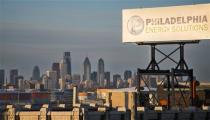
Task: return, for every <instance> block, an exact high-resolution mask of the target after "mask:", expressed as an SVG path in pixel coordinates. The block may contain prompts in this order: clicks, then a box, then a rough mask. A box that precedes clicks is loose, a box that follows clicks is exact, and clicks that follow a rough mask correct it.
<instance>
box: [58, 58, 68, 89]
mask: <svg viewBox="0 0 210 120" xmlns="http://www.w3.org/2000/svg"><path fill="white" fill-rule="evenodd" d="M66 76H67V63H66V60H65V59H62V60H61V62H60V79H59V88H60V89H64V88H65V82H66Z"/></svg>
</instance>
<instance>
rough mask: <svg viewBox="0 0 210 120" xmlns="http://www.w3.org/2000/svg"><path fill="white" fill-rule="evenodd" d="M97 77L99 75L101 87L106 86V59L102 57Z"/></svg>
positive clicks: (99, 61)
mask: <svg viewBox="0 0 210 120" xmlns="http://www.w3.org/2000/svg"><path fill="white" fill-rule="evenodd" d="M97 75H98V76H97V77H98V80H97V82H98V84H99V86H101V87H104V60H103V59H102V58H100V59H99V60H98V73H97Z"/></svg>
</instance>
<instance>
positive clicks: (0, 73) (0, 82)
mask: <svg viewBox="0 0 210 120" xmlns="http://www.w3.org/2000/svg"><path fill="white" fill-rule="evenodd" d="M4 77H5V71H4V70H3V69H1V70H0V89H1V88H2V87H3V85H4V79H5V78H4Z"/></svg>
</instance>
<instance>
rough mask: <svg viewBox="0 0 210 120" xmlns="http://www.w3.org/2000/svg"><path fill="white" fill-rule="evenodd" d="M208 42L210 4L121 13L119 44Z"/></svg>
mask: <svg viewBox="0 0 210 120" xmlns="http://www.w3.org/2000/svg"><path fill="white" fill-rule="evenodd" d="M205 39H210V4H197V5H185V6H172V7H158V8H143V9H124V10H123V11H122V41H123V42H125V43H126V42H134V43H161V42H163V43H164V42H167V43H168V42H186V41H195V40H205Z"/></svg>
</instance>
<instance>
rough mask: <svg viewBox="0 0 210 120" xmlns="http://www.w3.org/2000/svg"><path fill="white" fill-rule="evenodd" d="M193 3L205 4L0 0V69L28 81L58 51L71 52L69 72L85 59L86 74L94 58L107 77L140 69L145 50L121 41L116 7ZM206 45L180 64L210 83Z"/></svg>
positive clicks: (191, 51) (59, 53)
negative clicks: (12, 71) (14, 70)
mask: <svg viewBox="0 0 210 120" xmlns="http://www.w3.org/2000/svg"><path fill="white" fill-rule="evenodd" d="M197 3H210V0H1V3H0V4H1V6H0V31H1V33H0V60H1V61H0V68H2V69H6V70H7V71H8V70H9V69H12V68H18V69H19V70H20V74H22V75H24V76H26V79H28V78H29V77H30V76H31V73H32V68H33V66H35V65H38V66H40V69H41V72H44V71H45V70H47V69H50V68H51V64H52V63H53V62H59V61H60V60H61V58H62V55H63V52H64V51H71V52H72V71H73V73H81V72H82V63H83V60H84V58H85V57H86V56H89V58H90V62H91V64H92V68H93V69H92V70H96V68H97V67H96V65H97V60H98V59H99V58H100V57H102V58H103V59H104V61H105V69H106V71H111V72H112V73H122V72H123V71H124V70H126V69H130V70H136V69H137V68H138V67H140V68H145V67H146V66H147V64H148V60H149V52H148V51H149V47H146V46H137V45H135V44H123V43H122V42H121V24H122V23H121V11H122V9H125V8H126V9H127V8H145V7H160V6H173V5H185V4H197ZM209 46H210V41H203V42H201V43H200V44H198V45H188V46H187V47H186V60H187V62H188V63H189V65H190V67H193V68H194V69H195V75H197V78H198V79H200V80H209V81H210V63H209V61H210V51H209ZM170 47H172V46H170ZM163 49H165V50H169V49H170V48H169V47H164V48H163ZM172 66H174V65H171V64H170V62H167V63H166V64H165V65H163V66H162V68H169V69H170V68H171V67H172Z"/></svg>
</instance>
